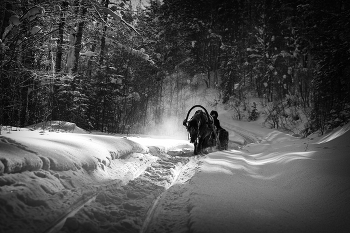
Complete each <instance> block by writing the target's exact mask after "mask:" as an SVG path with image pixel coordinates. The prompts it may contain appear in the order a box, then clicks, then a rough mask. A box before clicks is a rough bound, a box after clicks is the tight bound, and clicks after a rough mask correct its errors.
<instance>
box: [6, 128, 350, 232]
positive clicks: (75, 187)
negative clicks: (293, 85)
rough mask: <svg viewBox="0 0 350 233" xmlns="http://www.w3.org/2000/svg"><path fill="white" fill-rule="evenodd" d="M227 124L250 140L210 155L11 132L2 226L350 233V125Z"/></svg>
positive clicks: (130, 141)
mask: <svg viewBox="0 0 350 233" xmlns="http://www.w3.org/2000/svg"><path fill="white" fill-rule="evenodd" d="M225 126H226V128H228V129H229V130H230V131H229V132H230V135H231V136H233V140H236V139H238V140H239V138H238V137H237V136H235V134H236V135H237V134H238V135H240V134H242V136H239V137H240V138H241V139H242V138H243V139H244V140H245V143H244V144H246V145H245V146H244V147H242V148H241V149H240V150H235V149H233V148H229V150H227V151H212V152H211V153H209V154H206V155H201V156H192V154H193V147H192V145H190V144H188V141H181V140H171V139H162V138H141V137H135V138H131V137H130V138H126V137H114V136H106V135H92V134H84V135H83V134H81V135H79V134H64V133H44V134H43V133H39V132H28V131H27V132H13V133H11V134H10V135H5V136H2V137H0V149H1V153H0V161H1V163H2V164H3V166H4V169H3V171H2V172H3V174H2V175H1V176H0V204H1V205H0V217H1V218H2V219H3V221H1V224H0V231H1V232H4V233H7V232H11V233H12V232H45V233H48V232H49V233H55V232H61V233H63V232H67V233H68V232H91V233H92V232H135V233H136V232H141V233H151V232H152V233H153V232H155V233H156V232H159V233H162V232H201V233H207V232H208V233H211V232H232V231H236V232H349V230H350V224H349V222H350V182H349V180H350V178H349V177H350V172H349V169H348V168H349V166H350V162H349V161H350V159H349V156H348V151H349V149H350V148H349V146H350V143H349V138H350V137H349V133H350V132H348V133H347V134H346V135H343V134H344V132H347V130H348V129H349V128H350V126H348V127H347V128H346V129H343V131H341V130H340V131H339V132H335V133H334V134H332V135H329V136H327V137H325V138H324V139H322V140H321V139H317V138H316V136H315V138H306V139H299V138H295V137H292V136H290V135H286V134H284V133H281V132H278V131H272V130H270V132H269V133H267V134H266V135H265V136H264V137H263V136H262V134H263V133H264V132H262V131H259V130H260V129H259V128H257V130H256V132H257V133H256V134H255V133H252V131H251V130H250V129H249V128H247V127H239V126H236V125H231V126H230V125H225ZM234 129H235V130H236V131H232V130H234ZM259 132H260V133H259ZM249 140H251V141H253V140H255V142H254V143H249V144H247V143H248V142H251V141H249ZM256 141H258V142H256ZM43 144H45V145H46V146H42V145H43ZM47 145H50V146H47ZM36 156H38V159H37V158H36ZM46 158H47V159H46ZM40 159H41V160H42V161H44V162H45V161H47V160H49V161H50V163H49V164H48V165H50V166H49V167H48V166H46V167H44V166H43V164H42V163H38V162H37V161H41V160H40ZM40 166H41V167H40ZM35 169H36V170H35ZM64 169H66V170H64Z"/></svg>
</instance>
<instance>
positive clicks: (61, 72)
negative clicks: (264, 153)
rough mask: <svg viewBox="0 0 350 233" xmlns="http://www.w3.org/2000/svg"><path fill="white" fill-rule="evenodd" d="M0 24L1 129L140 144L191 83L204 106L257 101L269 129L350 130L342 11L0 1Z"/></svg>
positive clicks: (325, 0) (170, 2) (252, 3)
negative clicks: (43, 128) (63, 125)
mask: <svg viewBox="0 0 350 233" xmlns="http://www.w3.org/2000/svg"><path fill="white" fill-rule="evenodd" d="M135 3H136V4H135ZM0 14H1V16H0V30H1V32H0V37H1V40H0V67H1V68H0V83H1V84H0V88H1V89H0V125H12V126H18V127H23V126H28V125H33V124H36V123H39V122H48V121H51V120H59V121H69V122H74V123H76V124H77V125H78V126H80V127H82V128H84V129H86V130H90V131H91V130H97V131H102V132H107V133H144V132H143V129H144V126H146V125H157V124H159V123H161V121H162V119H164V117H171V116H178V117H181V118H183V117H184V115H185V112H186V109H185V106H186V101H187V100H188V98H189V96H188V95H189V93H191V92H190V91H195V90H197V89H198V86H199V85H200V84H201V83H202V84H204V85H205V87H206V88H208V89H209V88H210V89H215V90H217V91H218V93H220V95H219V99H217V100H215V101H216V102H215V101H214V102H213V105H215V104H217V103H220V104H224V105H226V106H228V107H231V108H233V109H235V108H236V109H238V108H240V107H243V109H244V108H245V107H247V106H246V105H248V104H247V103H246V99H247V97H248V96H254V97H258V98H260V99H261V100H263V102H264V103H265V105H266V106H267V109H268V112H267V114H266V118H267V121H269V122H271V127H274V128H281V127H284V126H285V125H286V124H285V122H286V119H289V120H290V121H297V120H298V119H299V118H300V116H299V112H303V114H304V115H305V116H306V117H307V124H305V130H304V133H305V135H307V134H309V133H312V132H315V131H320V132H321V133H324V132H325V131H327V130H329V129H333V128H335V127H337V126H340V125H344V124H345V123H347V122H348V121H349V119H350V78H349V76H350V2H349V1H347V0H332V1H330V0H163V1H160V0H149V1H146V2H143V1H135V2H132V1H130V0H50V1H48V0H2V1H1V5H0ZM248 107H250V106H248ZM286 108H289V109H294V110H295V111H288V112H287V111H285V109H286ZM237 112H239V111H237ZM256 117H257V114H256V111H255V110H254V109H253V110H251V111H249V114H248V116H247V118H248V119H249V120H255V119H256ZM237 118H239V119H240V118H241V116H240V115H239V114H238V116H237ZM179 127H180V126H179Z"/></svg>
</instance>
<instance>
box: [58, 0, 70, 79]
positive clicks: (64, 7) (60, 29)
mask: <svg viewBox="0 0 350 233" xmlns="http://www.w3.org/2000/svg"><path fill="white" fill-rule="evenodd" d="M67 7H68V2H62V9H61V13H60V23H59V24H58V43H57V53H56V65H55V66H56V73H58V72H60V71H61V69H62V55H63V34H64V26H65V24H66V19H65V17H64V11H66V10H67Z"/></svg>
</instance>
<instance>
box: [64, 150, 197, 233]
mask: <svg viewBox="0 0 350 233" xmlns="http://www.w3.org/2000/svg"><path fill="white" fill-rule="evenodd" d="M191 160H192V159H191V158H189V157H179V156H169V155H167V154H161V155H159V157H158V159H157V160H156V161H155V162H153V163H152V164H151V165H150V166H149V167H148V168H147V169H146V170H144V172H143V173H142V174H141V175H140V176H139V177H137V178H136V179H134V180H131V181H130V182H129V183H128V184H126V185H113V186H108V185H106V186H104V187H101V188H100V190H99V192H98V194H97V195H96V197H95V199H94V201H92V202H91V203H90V204H89V205H84V206H83V207H82V208H81V209H80V211H79V212H78V213H76V214H75V215H74V216H72V217H69V218H68V219H67V221H66V223H65V224H64V226H63V228H62V229H61V231H60V232H71V231H81V232H85V231H89V232H111V231H115V232H140V231H141V230H142V229H147V226H148V224H149V222H152V213H153V210H152V209H155V208H156V207H157V202H158V201H159V200H161V197H162V195H163V194H164V192H166V191H167V190H168V189H169V188H170V187H172V185H174V183H175V182H177V180H178V179H179V175H180V174H181V172H182V171H183V168H184V166H186V164H188V162H189V161H191ZM68 220H69V221H68Z"/></svg>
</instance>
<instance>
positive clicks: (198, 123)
mask: <svg viewBox="0 0 350 233" xmlns="http://www.w3.org/2000/svg"><path fill="white" fill-rule="evenodd" d="M207 122H208V119H207V116H206V114H205V113H204V112H203V111H202V110H198V111H196V112H195V114H194V115H193V116H192V118H191V119H190V120H189V121H188V124H187V131H188V132H189V134H190V138H191V141H190V142H192V143H193V142H194V141H195V140H196V139H197V137H198V136H200V135H199V132H200V131H201V129H202V128H203V127H204V126H205V124H207Z"/></svg>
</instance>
